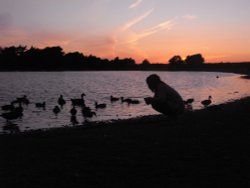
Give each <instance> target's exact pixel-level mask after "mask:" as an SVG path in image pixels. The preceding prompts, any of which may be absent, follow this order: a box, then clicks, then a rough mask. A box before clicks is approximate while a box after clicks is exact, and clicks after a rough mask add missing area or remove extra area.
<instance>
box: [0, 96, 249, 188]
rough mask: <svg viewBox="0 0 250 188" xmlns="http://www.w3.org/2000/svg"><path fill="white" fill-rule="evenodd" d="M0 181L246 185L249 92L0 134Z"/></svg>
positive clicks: (13, 184) (19, 183)
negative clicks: (225, 99)
mask: <svg viewBox="0 0 250 188" xmlns="http://www.w3.org/2000/svg"><path fill="white" fill-rule="evenodd" d="M0 150H1V153H0V164H1V165H0V168H1V169H0V179H1V182H0V187H1V188H5V187H24V188H27V187H33V188H36V187H43V188H44V187H46V188H47V187H68V188H72V187H82V188H84V187H100V188H102V187H109V188H110V187H114V188H119V187H124V188H128V187H156V188H162V187H228V186H231V187H249V186H250V175H249V172H250V97H247V98H244V99H241V100H237V101H235V102H232V103H228V104H224V105H221V106H216V107H210V108H208V109H203V110H198V111H195V112H187V113H185V114H184V115H183V116H182V117H180V118H179V119H178V120H168V119H167V118H165V117H163V116H152V117H146V118H140V119H134V120H126V121H120V122H116V123H103V124H100V125H89V126H85V127H83V126H82V127H77V128H65V129H55V130H50V131H46V132H33V133H25V134H24V133H21V134H17V135H1V136H0Z"/></svg>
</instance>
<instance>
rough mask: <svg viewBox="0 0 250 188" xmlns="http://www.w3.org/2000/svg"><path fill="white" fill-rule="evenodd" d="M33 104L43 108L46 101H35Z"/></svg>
mask: <svg viewBox="0 0 250 188" xmlns="http://www.w3.org/2000/svg"><path fill="white" fill-rule="evenodd" d="M35 106H36V107H37V108H45V106H46V102H37V103H35Z"/></svg>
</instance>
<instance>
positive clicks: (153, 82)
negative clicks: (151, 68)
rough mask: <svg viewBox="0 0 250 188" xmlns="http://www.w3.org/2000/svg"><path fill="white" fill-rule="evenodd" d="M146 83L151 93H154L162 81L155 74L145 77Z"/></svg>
mask: <svg viewBox="0 0 250 188" xmlns="http://www.w3.org/2000/svg"><path fill="white" fill-rule="evenodd" d="M146 82H147V84H148V87H149V89H150V90H151V91H154V90H155V89H156V87H157V85H158V84H159V83H160V82H162V81H161V79H160V77H159V76H158V75H157V74H151V75H150V76H148V77H147V79H146Z"/></svg>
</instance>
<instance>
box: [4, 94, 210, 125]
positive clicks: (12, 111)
mask: <svg viewBox="0 0 250 188" xmlns="http://www.w3.org/2000/svg"><path fill="white" fill-rule="evenodd" d="M85 96H86V95H85V94H84V93H82V94H81V97H80V98H74V99H70V101H71V105H72V108H71V109H70V111H69V113H70V114H71V122H72V123H73V124H76V123H78V122H77V119H76V114H77V112H78V110H77V108H76V107H80V110H81V112H82V115H83V117H85V118H92V117H93V116H96V112H95V111H93V110H92V109H91V108H90V107H89V106H87V105H86V103H85V99H84V97H85ZM211 99H212V97H211V96H209V97H208V99H206V100H203V101H201V104H202V105H203V106H204V107H207V106H209V105H210V104H211V103H212V100H211ZM110 101H111V102H112V103H113V102H116V101H121V103H127V104H139V103H140V101H139V100H137V99H131V98H124V97H119V98H118V97H114V96H112V95H111V96H110ZM193 102H194V99H193V98H190V99H187V100H186V101H184V104H185V106H186V108H190V107H192V103H193ZM29 104H30V100H29V99H28V98H27V96H26V95H24V96H22V97H19V98H16V99H15V100H14V101H11V102H10V104H8V105H4V106H2V110H3V111H5V112H4V113H2V114H1V117H3V118H5V119H6V120H7V121H8V120H14V119H18V118H21V117H22V116H23V111H24V109H23V106H22V105H29ZM34 104H35V107H36V108H42V109H44V110H45V108H46V102H38V103H34ZM65 104H66V100H65V99H64V98H63V95H60V96H59V98H58V100H57V105H55V106H54V108H53V109H52V111H53V113H54V114H55V115H56V116H57V114H59V113H60V112H61V110H62V109H63V106H64V105H65ZM94 106H95V110H98V109H105V108H106V107H107V104H106V103H98V102H95V104H94Z"/></svg>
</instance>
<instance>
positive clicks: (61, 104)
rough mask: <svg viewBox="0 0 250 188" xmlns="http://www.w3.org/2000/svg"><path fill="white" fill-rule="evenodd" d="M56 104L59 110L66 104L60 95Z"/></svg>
mask: <svg viewBox="0 0 250 188" xmlns="http://www.w3.org/2000/svg"><path fill="white" fill-rule="evenodd" d="M57 103H58V104H59V105H60V106H61V108H62V107H63V105H65V104H66V101H65V100H64V98H63V96H62V95H60V97H59V98H58V100H57Z"/></svg>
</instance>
